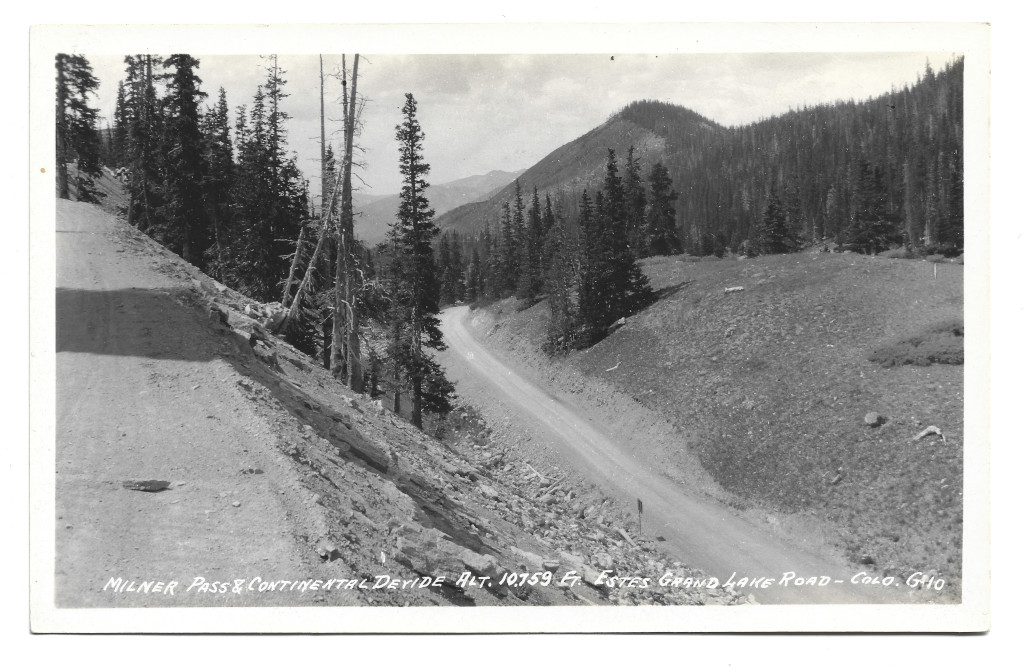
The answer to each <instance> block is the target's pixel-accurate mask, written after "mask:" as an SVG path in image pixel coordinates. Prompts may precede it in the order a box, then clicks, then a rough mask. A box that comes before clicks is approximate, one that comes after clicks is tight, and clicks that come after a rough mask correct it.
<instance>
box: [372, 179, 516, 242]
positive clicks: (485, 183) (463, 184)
mask: <svg viewBox="0 0 1024 669" xmlns="http://www.w3.org/2000/svg"><path fill="white" fill-rule="evenodd" d="M522 173H523V170H519V171H516V172H503V171H501V170H492V171H490V172H488V173H487V174H480V175H475V176H470V177H465V178H463V179H457V180H455V181H449V182H447V183H443V184H432V185H431V186H430V187H429V188H428V189H427V198H428V199H429V200H430V206H432V207H433V208H434V212H435V215H437V216H441V215H443V214H444V213H445V212H448V211H450V210H452V209H455V208H457V207H459V206H461V205H465V204H466V203H470V202H475V201H477V200H487V199H489V198H490V197H491V196H493V195H494V194H495V193H496V192H499V191H501V190H502V189H503V188H504V187H505V186H507V185H508V184H511V183H512V182H513V181H515V179H516V177H518V176H519V175H521V174H522ZM353 201H354V204H355V208H356V211H357V212H359V213H358V215H357V217H356V222H355V236H356V237H357V238H358V239H360V240H362V241H363V242H364V243H366V244H367V245H370V246H372V245H375V244H378V243H380V242H382V241H384V238H385V237H386V235H387V231H388V229H389V227H390V226H391V223H392V222H393V221H394V220H395V213H396V212H397V211H398V195H397V194H394V195H365V194H361V193H356V194H355V195H354V196H353Z"/></svg>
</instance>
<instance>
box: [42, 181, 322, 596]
mask: <svg viewBox="0 0 1024 669" xmlns="http://www.w3.org/2000/svg"><path fill="white" fill-rule="evenodd" d="M124 234H125V233H124V232H123V231H121V232H118V228H117V226H116V224H115V223H114V221H113V219H112V218H110V217H109V216H107V215H106V214H104V213H103V212H102V211H100V210H99V209H97V208H95V207H91V206H89V205H83V204H79V203H73V202H68V201H65V200H60V201H58V206H57V236H56V239H57V249H56V250H57V300H56V303H57V314H56V316H57V341H56V344H57V349H56V350H57V360H56V371H57V389H56V433H57V443H56V482H55V484H56V537H55V539H56V575H55V576H56V579H55V588H56V597H55V599H56V605H57V606H59V607H87V606H174V605H187V606H199V605H255V604H261V605H271V604H277V605H282V604H289V605H297V604H304V603H309V601H308V600H310V599H312V598H313V594H312V593H309V594H304V595H299V594H297V593H287V594H284V595H282V596H280V597H277V596H274V595H270V594H268V593H264V594H262V595H260V596H259V597H258V598H249V597H245V596H243V597H239V596H238V595H235V594H233V593H230V592H228V593H221V592H210V591H209V589H207V590H206V591H200V589H199V588H192V589H191V590H189V586H190V585H192V584H193V583H194V582H195V579H197V578H203V579H206V581H208V582H213V581H219V582H223V581H226V580H229V579H236V578H239V579H241V578H246V579H251V578H253V577H257V576H258V577H261V578H263V579H273V578H294V577H295V576H296V575H302V574H306V573H308V572H309V569H307V568H306V566H305V565H304V562H303V556H302V553H301V551H300V550H299V549H298V548H297V545H296V541H295V539H294V537H293V534H292V532H293V531H294V530H293V528H295V527H297V526H300V525H301V520H300V519H297V518H296V517H295V515H296V514H297V513H299V514H301V508H302V504H301V503H299V500H298V498H297V496H298V495H301V494H302V491H301V490H300V489H299V488H298V487H297V486H296V485H295V479H296V477H295V475H294V473H293V472H292V471H291V470H290V468H289V464H288V461H287V458H285V457H284V456H283V455H282V454H281V453H279V452H278V451H277V450H276V449H275V448H274V445H273V443H272V439H271V431H270V429H269V426H268V425H267V419H266V418H265V417H261V416H260V415H258V414H257V413H256V412H255V411H254V410H253V408H252V403H251V402H250V401H248V400H247V399H246V398H245V397H244V396H243V395H242V394H241V392H240V391H239V386H238V381H239V379H241V378H242V376H241V375H240V374H239V373H238V371H237V369H236V368H235V367H234V364H235V363H234V362H233V361H232V359H231V356H230V355H229V354H227V352H226V350H225V347H226V346H227V343H226V340H225V339H224V338H223V337H221V338H218V337H215V336H213V335H212V334H211V332H210V330H209V328H206V327H204V326H203V323H202V322H201V321H200V319H199V318H198V317H197V314H196V313H195V312H194V311H193V310H192V309H189V308H188V307H187V306H185V305H183V304H182V303H180V301H179V299H180V296H182V295H184V294H185V293H187V286H188V281H187V280H186V279H187V277H184V276H182V275H180V274H178V275H176V274H175V270H174V265H173V264H172V263H170V259H169V256H165V255H161V254H160V253H158V252H157V251H156V250H155V249H156V247H155V245H152V243H151V242H149V244H150V246H146V247H143V246H141V245H140V244H141V242H138V241H133V240H131V239H128V238H125V237H124ZM164 258H166V260H165V259H164ZM161 266H163V267H161ZM161 269H163V270H164V271H159V270H161ZM176 298H179V299H176ZM146 479H156V480H165V481H169V482H170V487H169V488H168V489H166V490H164V491H163V492H153V493H149V492H139V491H135V490H129V489H127V488H125V487H124V482H125V481H130V480H146ZM111 579H115V582H116V579H121V580H120V583H122V584H125V585H127V584H128V583H130V582H132V581H135V582H142V581H156V582H161V581H162V582H164V583H165V584H169V583H171V582H177V583H178V585H177V587H176V588H175V589H174V591H173V592H172V593H170V594H152V593H151V594H148V595H146V594H138V593H129V592H127V588H125V591H123V592H122V591H119V590H118V588H117V587H111V585H110V584H111ZM166 587H167V586H166V585H165V586H164V589H166Z"/></svg>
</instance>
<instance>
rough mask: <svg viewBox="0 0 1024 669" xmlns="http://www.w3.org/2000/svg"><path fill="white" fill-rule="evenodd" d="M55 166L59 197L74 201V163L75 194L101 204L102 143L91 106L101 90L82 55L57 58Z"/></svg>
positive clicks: (83, 199)
mask: <svg viewBox="0 0 1024 669" xmlns="http://www.w3.org/2000/svg"><path fill="white" fill-rule="evenodd" d="M56 67H57V101H56V102H57V106H56V138H57V147H56V159H55V162H56V167H57V170H56V171H57V196H58V197H60V198H62V199H65V200H69V199H71V192H70V184H71V179H70V177H69V174H68V164H69V163H71V162H74V163H75V165H76V170H75V178H74V185H75V192H76V194H77V197H78V199H79V200H80V201H82V202H98V201H99V200H98V198H100V197H102V194H101V193H99V192H98V191H97V190H96V188H95V184H94V182H93V178H95V177H99V176H100V174H101V170H100V142H99V134H98V130H97V127H96V119H97V114H98V112H97V110H96V109H94V108H92V107H90V106H89V96H90V95H94V94H95V92H96V89H97V88H98V87H99V80H98V79H96V77H95V76H94V75H93V73H92V65H90V64H89V61H88V60H86V59H85V58H84V57H83V56H79V55H69V54H64V53H60V54H57V56H56Z"/></svg>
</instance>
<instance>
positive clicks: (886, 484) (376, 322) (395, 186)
mask: <svg viewBox="0 0 1024 669" xmlns="http://www.w3.org/2000/svg"><path fill="white" fill-rule="evenodd" d="M620 28H622V29H621V30H620V31H618V32H616V30H615V29H614V27H604V28H601V27H594V26H591V27H590V28H589V29H588V28H587V27H586V26H584V25H582V24H581V25H577V26H563V27H559V26H557V25H549V26H539V27H538V26H534V27H532V28H531V29H529V30H527V29H526V28H523V27H520V28H518V29H517V28H516V27H515V26H483V25H476V26H456V25H439V26H433V27H430V28H429V33H430V34H429V35H424V34H422V33H423V32H424V31H425V30H426V29H425V28H424V27H422V26H421V27H415V26H400V25H395V26H376V27H373V28H372V29H371V28H369V27H363V28H359V27H354V26H341V25H339V26H330V25H322V26H315V27H311V28H310V29H309V30H300V29H297V28H295V27H287V28H286V27H273V26H271V27H266V28H256V27H251V28H245V27H224V26H220V27H214V26H209V27H202V26H195V27H182V26H136V27H132V26H91V27H86V26H37V27H35V28H33V34H32V62H31V69H32V75H31V76H32V79H31V83H32V91H31V98H32V112H33V113H32V134H31V142H32V150H31V155H30V159H31V163H30V172H31V184H30V187H31V197H32V220H31V234H32V252H33V257H36V254H37V253H38V254H39V257H43V258H44V259H46V262H36V263H34V265H33V267H32V291H33V294H32V303H33V305H32V306H33V328H34V333H33V341H32V347H33V360H34V362H33V364H34V365H35V367H34V369H33V373H32V384H33V385H32V393H33V406H32V416H31V420H32V425H33V433H32V450H31V467H32V479H31V499H32V525H31V543H32V546H31V549H32V565H31V566H32V593H31V594H32V624H33V629H34V630H36V631H61V632H93V631H105V632H124V631H145V632H195V631H237V632H267V631H271V632H342V633H343V632H447V633H465V632H540V631H552V632H564V631H568V632H685V631H809V632H813V631H911V632H913V631H941V632H972V631H983V630H986V629H988V606H989V604H988V597H989V588H990V583H989V564H988V560H989V547H988V542H989V536H988V533H989V529H988V528H989V521H988V512H989V499H988V489H989V488H988V486H989V480H988V473H989V448H990V443H989V434H988V413H987V412H988V402H989V396H988V393H989V387H988V375H989V364H990V363H989V355H988V318H989V295H988V283H987V282H988V272H989V270H988V248H987V246H988V235H989V224H990V223H989V219H988V202H987V198H988V192H989V185H988V178H989V167H988V161H989V158H988V156H989V135H988V117H989V82H988V72H989V68H990V63H989V42H988V40H989V32H988V27H987V26H985V25H982V24H942V25H938V24H878V25H867V24H860V25H854V24H850V25H829V26H813V25H800V24H786V25H783V24H779V25H775V24H764V25H753V24H749V25H737V26H731V27H729V26H723V25H710V24H699V25H698V24H694V25H685V24H679V25H673V24H664V25H657V26H646V27H640V26H634V27H632V28H629V29H625V28H623V27H621V26H620ZM553 35H561V36H562V38H563V39H564V41H563V42H561V43H559V46H558V49H557V51H556V50H555V49H552V48H551V43H550V42H548V41H546V40H545V37H550V36H553ZM616 36H618V37H621V41H620V42H619V43H617V42H616V40H615V39H611V38H614V37H616ZM619 48H621V50H620V51H616V49H619ZM328 51H332V52H331V53H328ZM333 51H346V53H334V52H333ZM50 300H52V302H51V301H50Z"/></svg>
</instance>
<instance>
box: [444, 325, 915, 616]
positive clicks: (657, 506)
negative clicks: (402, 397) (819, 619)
mask: <svg viewBox="0 0 1024 669" xmlns="http://www.w3.org/2000/svg"><path fill="white" fill-rule="evenodd" d="M473 320H474V319H473V314H472V312H470V310H469V308H468V307H454V308H451V309H448V310H447V311H446V312H445V313H444V315H443V319H442V323H443V326H444V332H445V339H446V341H447V342H448V343H449V345H450V347H451V348H450V350H449V352H448V353H447V354H446V359H447V360H448V367H449V369H450V370H452V371H453V373H455V374H457V375H458V378H459V379H460V381H463V382H465V383H472V382H473V379H472V378H470V377H472V376H475V377H477V379H478V380H489V381H490V383H489V386H490V387H489V388H487V387H481V388H480V389H479V391H478V392H476V393H475V394H474V398H475V400H476V401H477V402H479V403H485V401H484V399H483V397H484V396H485V395H487V394H489V395H490V396H491V402H492V403H495V404H497V405H499V406H500V408H501V410H504V411H508V412H513V413H518V414H521V415H519V416H517V423H518V424H520V425H526V426H529V427H528V428H527V429H529V430H530V431H532V432H533V433H535V434H537V435H539V436H541V438H542V439H545V441H546V445H547V446H548V447H549V448H552V449H555V450H557V451H558V452H559V453H560V454H561V455H562V456H563V457H565V459H567V460H568V462H569V464H570V466H573V467H575V468H581V469H583V470H584V471H586V472H588V474H589V476H590V477H591V478H593V479H594V480H597V481H600V482H601V483H602V484H603V485H604V486H605V487H607V488H608V489H610V490H612V491H614V492H616V493H617V494H618V495H620V496H622V497H623V498H624V499H626V500H628V501H632V499H635V498H637V497H641V498H642V499H643V503H644V511H645V514H646V517H647V521H646V529H645V532H646V533H647V535H648V536H658V537H660V538H661V539H662V540H664V541H665V542H666V543H664V548H665V550H666V551H668V552H669V553H671V554H672V555H674V556H677V557H679V558H680V559H682V560H684V561H686V562H687V563H688V564H693V565H695V566H698V567H700V568H701V569H703V570H704V571H706V572H707V573H709V574H712V575H716V576H718V577H719V578H720V579H721V580H722V581H725V580H726V579H727V578H729V577H730V575H731V574H733V573H735V578H734V579H733V580H738V579H740V578H743V577H748V578H754V577H759V576H760V577H766V578H774V579H776V581H778V580H779V577H780V576H782V575H783V574H785V573H786V572H792V573H794V574H795V575H796V576H797V577H800V578H808V577H811V576H813V577H819V578H820V577H821V576H822V575H826V576H829V577H830V578H831V579H832V580H833V581H834V582H833V583H831V584H829V585H828V586H827V587H819V586H818V585H817V584H816V585H815V586H812V587H797V586H795V585H793V583H794V582H795V579H791V580H790V583H788V584H787V585H784V586H783V585H777V586H776V587H771V588H766V589H759V590H757V591H756V595H755V596H756V598H757V599H758V601H761V602H765V603H804V604H811V603H878V602H911V601H919V600H920V599H921V598H920V597H919V594H920V593H918V592H916V591H914V590H912V589H910V588H907V587H903V588H902V589H900V588H899V586H896V587H893V588H882V587H865V586H864V585H857V584H854V583H851V577H853V576H854V575H855V574H857V573H858V572H860V571H863V568H858V567H853V566H852V565H849V564H847V563H846V561H845V560H843V559H842V558H841V557H840V556H838V555H835V554H830V552H829V551H828V550H827V549H826V547H825V546H822V545H820V544H819V545H816V544H815V543H814V542H813V541H812V540H811V541H809V540H808V537H806V536H805V537H790V538H788V540H787V539H783V538H781V537H778V536H774V535H773V534H772V533H771V532H768V531H765V529H764V528H762V527H759V526H758V525H756V524H755V523H752V522H751V521H750V520H748V519H746V518H743V517H741V516H740V515H738V514H736V513H735V512H734V511H733V510H732V509H730V508H729V507H728V506H726V505H725V504H723V503H721V502H720V501H719V500H716V499H713V498H710V497H709V496H707V495H705V494H703V493H704V492H705V491H706V490H708V487H709V486H710V485H711V484H709V482H708V481H707V480H701V478H702V477H701V474H700V472H699V471H698V470H699V469H700V466H699V464H697V463H696V461H694V462H693V463H691V470H690V472H689V473H688V474H687V476H686V478H687V481H673V480H671V479H669V478H667V477H665V476H664V475H663V473H662V472H659V471H658V470H656V469H654V468H653V467H652V466H651V464H650V463H649V462H646V461H645V460H646V459H645V458H644V457H642V455H641V452H642V451H643V450H645V449H646V448H649V444H648V443H646V442H645V440H643V439H642V438H638V435H636V434H634V435H633V437H632V438H629V437H626V436H625V435H621V434H619V435H616V434H615V433H616V430H615V429H614V428H613V427H610V426H609V425H610V424H613V423H612V421H608V420H607V418H608V417H607V416H606V415H602V412H601V411H592V410H588V407H587V406H586V404H585V403H583V404H580V403H578V402H576V401H574V398H571V397H566V396H565V395H563V394H560V393H558V392H557V391H553V392H547V391H545V390H544V389H542V388H541V387H539V386H538V385H536V384H535V383H533V382H531V381H529V380H528V379H527V378H524V376H522V375H520V374H519V373H517V372H516V370H515V369H514V367H515V363H514V362H510V361H508V360H507V359H506V360H501V359H499V357H497V356H496V355H494V354H492V353H491V352H489V351H488V350H487V349H486V348H485V347H484V346H483V345H482V344H481V343H480V342H479V341H477V339H476V338H475V337H474V335H473V334H472V332H473V330H476V331H477V332H481V333H483V332H486V328H485V327H481V326H482V325H484V322H486V320H487V319H486V317H484V318H482V319H481V318H477V319H476V320H477V321H478V322H477V323H476V326H477V327H476V328H472V327H471V322H472V321H473ZM455 359H459V360H461V361H462V363H463V364H462V365H460V366H458V371H455V368H456V367H457V365H456V364H454V362H455ZM655 420H656V419H655ZM676 445H677V448H679V450H681V451H682V450H685V447H684V446H683V444H682V443H679V442H677V444H676ZM681 457H685V454H683V455H682V456H681Z"/></svg>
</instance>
